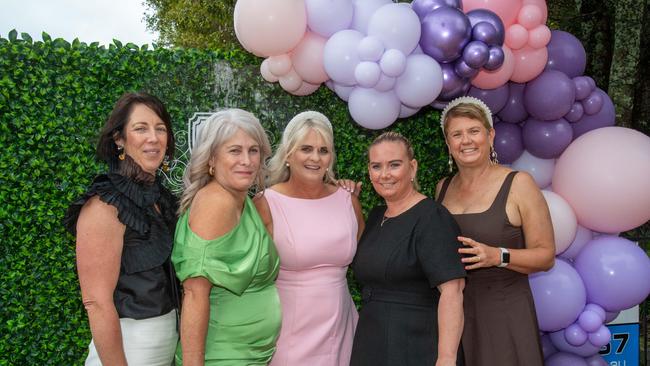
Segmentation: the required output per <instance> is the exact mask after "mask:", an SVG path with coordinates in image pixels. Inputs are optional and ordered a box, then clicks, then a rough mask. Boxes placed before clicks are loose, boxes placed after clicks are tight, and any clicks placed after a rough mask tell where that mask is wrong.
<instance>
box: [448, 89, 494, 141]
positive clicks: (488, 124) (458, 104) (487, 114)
mask: <svg viewBox="0 0 650 366" xmlns="http://www.w3.org/2000/svg"><path fill="white" fill-rule="evenodd" d="M456 117H466V118H470V119H473V120H477V121H480V122H481V124H482V125H483V127H485V129H486V130H488V131H489V130H491V129H492V128H493V126H492V124H493V123H492V111H490V107H488V106H487V104H485V103H484V102H483V101H482V100H480V99H478V98H474V97H469V96H465V97H460V98H456V99H454V100H452V101H451V102H449V104H448V105H447V107H445V109H444V110H443V111H442V115H441V116H440V127H442V132H443V133H444V135H445V136H447V124H448V123H449V121H451V120H452V119H453V118H456Z"/></svg>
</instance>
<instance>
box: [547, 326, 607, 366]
mask: <svg viewBox="0 0 650 366" xmlns="http://www.w3.org/2000/svg"><path fill="white" fill-rule="evenodd" d="M549 336H550V338H551V342H553V345H554V346H555V347H556V348H557V349H558V350H559V351H561V352H560V353H562V352H569V353H574V354H576V355H578V356H581V357H589V356H593V355H595V354H598V351H600V347H596V346H594V345H593V344H591V343H589V342H585V344H583V345H582V346H578V347H576V346H572V345H570V344H569V343H568V342H567V341H566V338H565V337H564V329H562V330H560V331H557V332H553V333H549ZM547 361H548V360H547ZM546 365H547V366H548V364H546Z"/></svg>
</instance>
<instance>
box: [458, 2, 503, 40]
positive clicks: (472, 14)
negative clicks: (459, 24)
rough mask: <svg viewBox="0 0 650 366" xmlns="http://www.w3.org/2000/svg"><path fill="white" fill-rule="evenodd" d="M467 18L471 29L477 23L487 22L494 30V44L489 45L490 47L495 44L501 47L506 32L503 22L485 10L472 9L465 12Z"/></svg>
mask: <svg viewBox="0 0 650 366" xmlns="http://www.w3.org/2000/svg"><path fill="white" fill-rule="evenodd" d="M467 18H469V22H470V24H471V25H472V27H474V26H476V25H477V24H478V23H481V22H487V23H490V24H492V26H493V27H494V29H495V30H496V35H495V42H494V43H490V44H491V45H492V44H496V45H499V46H502V45H503V41H504V40H505V37H506V30H505V27H504V26H503V22H502V21H501V18H499V16H498V15H496V14H495V13H493V12H492V11H490V10H487V9H474V10H471V11H469V12H467Z"/></svg>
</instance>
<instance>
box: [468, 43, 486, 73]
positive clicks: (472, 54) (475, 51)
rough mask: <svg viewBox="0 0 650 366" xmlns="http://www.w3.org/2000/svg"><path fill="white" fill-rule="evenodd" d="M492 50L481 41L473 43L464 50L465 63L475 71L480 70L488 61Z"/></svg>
mask: <svg viewBox="0 0 650 366" xmlns="http://www.w3.org/2000/svg"><path fill="white" fill-rule="evenodd" d="M489 56H490V49H489V48H488V46H487V45H486V44H485V43H483V42H481V41H471V42H469V43H468V44H467V45H466V46H465V48H464V49H463V61H465V63H466V64H467V66H469V67H471V68H473V69H480V68H481V67H483V65H485V63H486V62H487V61H488V57H489Z"/></svg>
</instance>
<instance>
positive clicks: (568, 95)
mask: <svg viewBox="0 0 650 366" xmlns="http://www.w3.org/2000/svg"><path fill="white" fill-rule="evenodd" d="M575 97H576V88H575V85H574V84H573V80H571V79H569V77H568V76H566V74H565V73H563V72H561V71H556V70H546V71H544V72H542V73H541V74H540V75H539V76H538V77H536V78H535V79H533V80H532V81H530V82H528V83H527V84H526V91H525V93H524V105H525V106H526V110H527V111H528V113H530V115H531V116H533V117H535V118H537V119H540V120H543V121H555V120H557V119H559V118H562V116H564V115H565V114H567V113H569V111H570V110H571V106H572V105H573V102H575Z"/></svg>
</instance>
